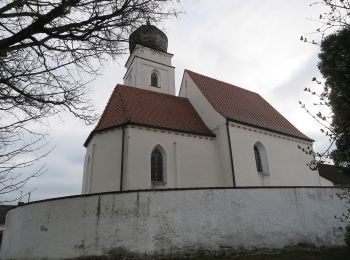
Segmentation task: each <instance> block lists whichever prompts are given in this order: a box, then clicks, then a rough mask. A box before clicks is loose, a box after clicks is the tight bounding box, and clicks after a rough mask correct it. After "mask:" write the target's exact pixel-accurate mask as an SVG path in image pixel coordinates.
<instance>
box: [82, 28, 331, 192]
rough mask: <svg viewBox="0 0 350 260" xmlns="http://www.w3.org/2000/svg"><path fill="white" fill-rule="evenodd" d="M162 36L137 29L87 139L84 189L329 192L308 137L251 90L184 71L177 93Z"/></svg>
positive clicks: (165, 37) (83, 190)
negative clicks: (120, 77) (119, 77)
mask: <svg viewBox="0 0 350 260" xmlns="http://www.w3.org/2000/svg"><path fill="white" fill-rule="evenodd" d="M167 48H168V39H167V36H166V35H165V34H164V33H163V32H162V31H161V30H159V29H158V28H157V27H156V26H154V25H151V24H146V25H142V26H141V27H139V28H138V29H136V30H135V31H134V32H133V33H131V35H130V38H129V49H130V56H129V58H128V60H127V62H126V64H125V67H126V73H125V75H124V82H123V84H120V85H117V86H116V87H115V89H114V91H113V93H112V95H111V97H110V99H109V101H108V103H107V105H106V107H105V110H104V112H103V114H102V116H101V118H100V120H99V122H98V124H97V126H96V127H95V129H94V130H93V131H92V132H91V133H90V135H89V136H88V138H87V140H86V142H85V144H84V146H85V147H86V156H85V163H84V175H83V185H82V193H83V194H88V193H97V192H107V191H126V190H149V189H178V188H206V187H260V186H262V187H271V186H274V187H276V186H331V185H332V183H331V182H329V181H327V180H326V179H324V178H322V177H320V175H319V174H318V172H317V171H311V170H310V169H309V168H308V166H307V165H306V164H307V163H308V162H310V161H311V159H312V157H311V155H307V154H305V153H303V152H302V151H301V150H300V149H299V148H298V146H299V147H312V144H313V140H312V139H310V138H309V137H307V136H306V135H304V134H303V133H302V132H301V131H299V130H298V129H297V128H296V127H294V126H293V125H292V124H291V123H290V122H289V121H288V120H287V119H286V118H285V117H283V116H282V115H281V114H280V113H279V112H278V111H277V110H276V109H274V108H273V107H272V106H271V105H270V104H269V103H268V102H267V101H266V100H265V99H264V98H263V97H261V96H260V95H259V94H258V93H255V92H252V91H249V90H246V89H243V88H240V87H237V86H234V85H231V84H229V83H226V82H222V81H219V80H217V79H214V78H210V77H208V76H205V75H202V74H200V73H197V72H193V71H190V70H185V71H184V74H183V78H182V83H181V87H180V91H179V94H178V95H176V93H175V68H174V67H173V66H172V63H171V59H172V57H173V54H170V53H168V50H167Z"/></svg>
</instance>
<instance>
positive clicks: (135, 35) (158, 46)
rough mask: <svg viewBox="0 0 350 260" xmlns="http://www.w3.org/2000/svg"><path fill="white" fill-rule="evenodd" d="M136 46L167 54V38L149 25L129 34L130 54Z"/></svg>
mask: <svg viewBox="0 0 350 260" xmlns="http://www.w3.org/2000/svg"><path fill="white" fill-rule="evenodd" d="M136 44H140V45H142V46H144V47H148V48H151V49H153V50H157V51H161V52H167V50H168V37H167V36H166V35H165V33H163V32H162V31H161V30H159V29H158V28H157V27H155V26H154V25H151V24H150V23H147V24H146V25H141V26H140V27H139V28H137V29H136V30H135V31H134V32H132V33H131V34H130V37H129V50H130V54H131V53H132V52H133V51H134V49H135V47H136Z"/></svg>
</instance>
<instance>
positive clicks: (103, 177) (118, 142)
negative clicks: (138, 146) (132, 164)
mask: <svg viewBox="0 0 350 260" xmlns="http://www.w3.org/2000/svg"><path fill="white" fill-rule="evenodd" d="M121 149H122V129H121V128H118V129H114V130H110V131H106V132H102V133H97V134H95V135H94V137H93V138H92V139H91V141H90V143H89V145H88V147H87V149H86V156H85V164H84V178H83V187H82V193H94V192H104V191H117V190H119V189H120V168H121ZM89 155H90V164H89V165H88V164H87V162H86V160H87V158H88V156H89ZM87 167H89V168H90V170H88V169H87ZM88 173H90V176H88Z"/></svg>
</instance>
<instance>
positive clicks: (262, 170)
mask: <svg viewBox="0 0 350 260" xmlns="http://www.w3.org/2000/svg"><path fill="white" fill-rule="evenodd" d="M254 156H255V165H256V170H257V172H258V173H259V174H262V175H270V168H269V162H268V159H267V153H266V149H265V146H264V145H263V144H262V143H260V142H256V143H255V144H254Z"/></svg>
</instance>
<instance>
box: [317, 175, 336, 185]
mask: <svg viewBox="0 0 350 260" xmlns="http://www.w3.org/2000/svg"><path fill="white" fill-rule="evenodd" d="M320 180H321V185H322V186H328V187H330V186H334V183H333V182H331V181H330V180H327V179H325V178H323V177H322V176H320Z"/></svg>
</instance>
